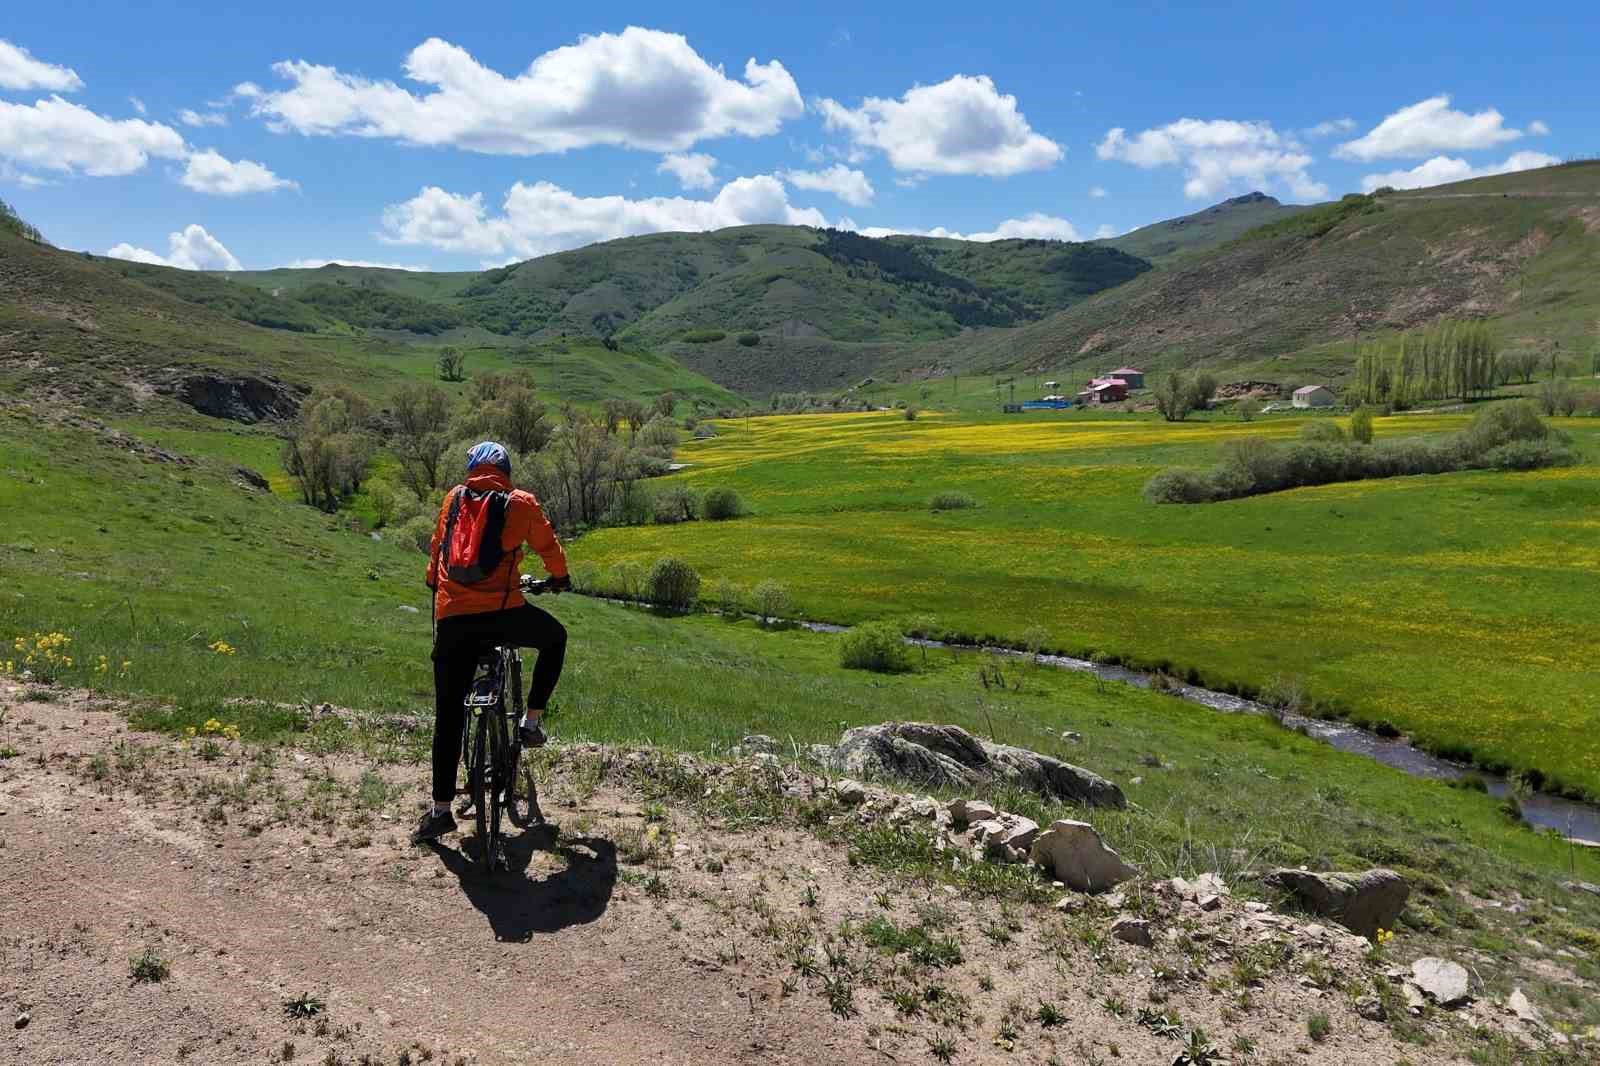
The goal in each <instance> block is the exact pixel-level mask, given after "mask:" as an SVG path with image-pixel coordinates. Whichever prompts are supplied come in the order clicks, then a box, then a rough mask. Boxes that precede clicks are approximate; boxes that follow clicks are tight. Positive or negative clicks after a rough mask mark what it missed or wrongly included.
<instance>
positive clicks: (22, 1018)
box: [17, 1011, 33, 1029]
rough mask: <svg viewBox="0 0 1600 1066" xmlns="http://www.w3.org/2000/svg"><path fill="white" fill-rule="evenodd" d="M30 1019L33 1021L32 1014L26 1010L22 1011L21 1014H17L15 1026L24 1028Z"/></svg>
mask: <svg viewBox="0 0 1600 1066" xmlns="http://www.w3.org/2000/svg"><path fill="white" fill-rule="evenodd" d="M31 1021H33V1015H31V1014H29V1013H28V1012H27V1011H23V1012H22V1013H21V1014H19V1015H17V1028H18V1029H26V1028H27V1027H28V1023H29V1022H31Z"/></svg>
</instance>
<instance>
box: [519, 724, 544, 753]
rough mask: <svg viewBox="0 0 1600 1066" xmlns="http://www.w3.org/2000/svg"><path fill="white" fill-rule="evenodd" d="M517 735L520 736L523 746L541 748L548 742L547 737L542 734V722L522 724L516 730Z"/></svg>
mask: <svg viewBox="0 0 1600 1066" xmlns="http://www.w3.org/2000/svg"><path fill="white" fill-rule="evenodd" d="M517 735H518V736H519V737H521V738H522V746H523V747H525V748H542V747H544V746H545V744H547V743H549V739H550V738H549V737H546V736H545V735H544V723H542V722H535V723H533V724H532V725H523V726H522V727H520V728H519V729H518V730H517Z"/></svg>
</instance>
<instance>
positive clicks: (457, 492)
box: [434, 485, 466, 581]
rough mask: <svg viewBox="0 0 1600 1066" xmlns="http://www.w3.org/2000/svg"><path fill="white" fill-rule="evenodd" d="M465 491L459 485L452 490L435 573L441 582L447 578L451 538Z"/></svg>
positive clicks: (464, 487) (464, 488) (440, 539)
mask: <svg viewBox="0 0 1600 1066" xmlns="http://www.w3.org/2000/svg"><path fill="white" fill-rule="evenodd" d="M465 491H466V486H464V485H458V486H457V487H456V488H454V489H452V490H450V513H449V514H448V515H446V516H445V520H444V536H442V537H440V538H439V553H438V560H437V568H436V569H435V571H434V572H435V573H437V574H438V575H439V580H440V581H443V580H444V579H445V577H446V572H447V567H446V566H445V561H446V560H447V559H449V555H448V554H447V553H448V552H449V550H450V538H451V537H452V536H453V535H454V534H455V531H456V519H457V518H458V517H460V515H461V494H462V493H463V492H465Z"/></svg>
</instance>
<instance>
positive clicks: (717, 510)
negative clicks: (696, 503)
mask: <svg viewBox="0 0 1600 1066" xmlns="http://www.w3.org/2000/svg"><path fill="white" fill-rule="evenodd" d="M703 513H704V514H705V516H706V517H707V518H709V519H710V520H711V521H713V522H724V521H726V520H728V519H730V518H738V517H739V516H740V515H742V514H744V497H742V496H740V495H739V493H738V491H737V490H735V489H730V488H719V489H712V490H711V491H709V492H707V493H706V498H705V504H704V508H703Z"/></svg>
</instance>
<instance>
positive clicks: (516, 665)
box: [460, 576, 549, 874]
mask: <svg viewBox="0 0 1600 1066" xmlns="http://www.w3.org/2000/svg"><path fill="white" fill-rule="evenodd" d="M548 589H549V582H548V581H537V580H535V579H534V578H532V577H527V576H524V577H523V578H522V591H523V592H525V593H527V594H529V595H531V596H537V595H539V594H540V593H542V592H545V591H547V590H548ZM524 700H525V697H524V695H523V690H522V652H521V650H520V649H518V648H510V647H506V646H504V645H497V646H495V647H493V648H490V649H489V650H487V651H485V652H484V653H483V655H482V656H481V657H480V658H479V659H478V665H477V668H476V670H475V671H474V673H473V677H472V687H471V688H469V689H468V690H467V696H466V700H465V705H466V712H467V713H466V716H465V719H464V720H463V722H462V725H461V761H462V763H463V764H464V765H465V766H466V771H467V787H466V789H465V790H464V791H465V792H466V795H467V804H468V807H467V808H465V809H463V810H462V811H461V812H460V813H461V814H462V815H465V814H466V811H467V809H470V810H472V812H473V817H474V820H475V821H476V823H477V830H478V848H479V858H480V860H481V862H482V864H483V868H484V870H485V871H486V872H488V873H491V874H492V873H494V871H495V870H497V869H504V868H505V866H506V861H505V849H504V847H503V841H502V839H501V834H500V822H501V818H502V817H505V818H509V819H510V820H511V823H512V824H513V825H515V826H516V827H517V828H519V829H526V828H527V827H528V826H530V825H534V824H536V823H542V822H543V821H544V815H543V814H542V813H541V812H540V810H539V791H538V785H537V783H536V782H535V781H534V776H533V770H532V769H531V768H530V767H527V766H524V765H523V762H522V734H521V732H520V731H519V728H518V727H519V726H520V724H521V722H522V715H523V713H524V711H525V709H526V708H525V707H524V706H523V703H524Z"/></svg>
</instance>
